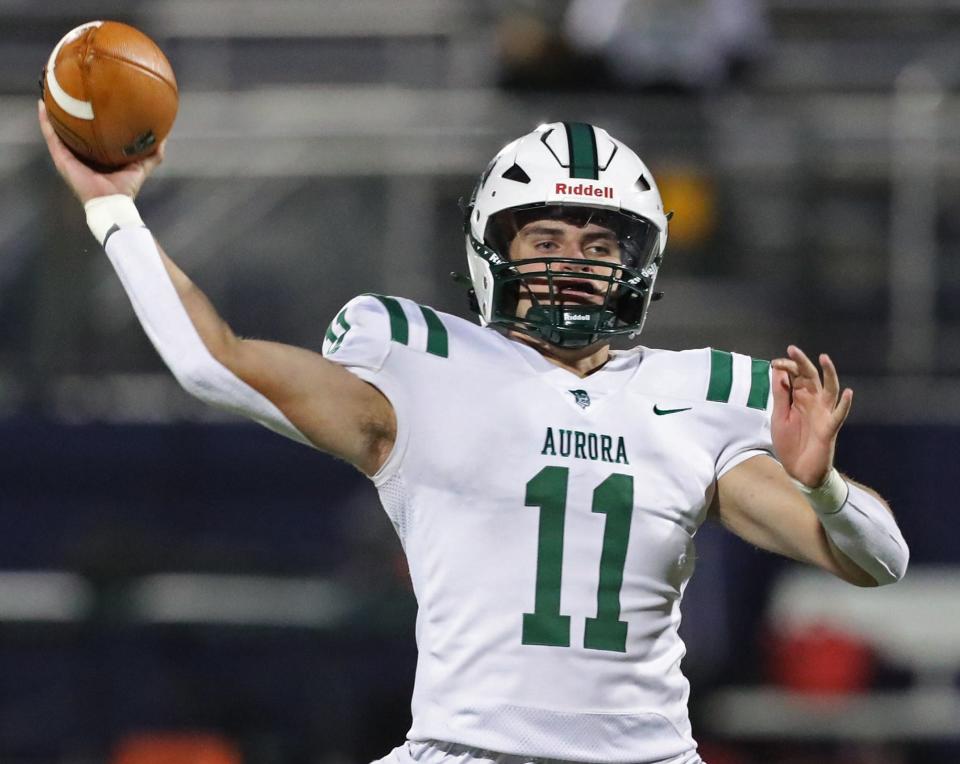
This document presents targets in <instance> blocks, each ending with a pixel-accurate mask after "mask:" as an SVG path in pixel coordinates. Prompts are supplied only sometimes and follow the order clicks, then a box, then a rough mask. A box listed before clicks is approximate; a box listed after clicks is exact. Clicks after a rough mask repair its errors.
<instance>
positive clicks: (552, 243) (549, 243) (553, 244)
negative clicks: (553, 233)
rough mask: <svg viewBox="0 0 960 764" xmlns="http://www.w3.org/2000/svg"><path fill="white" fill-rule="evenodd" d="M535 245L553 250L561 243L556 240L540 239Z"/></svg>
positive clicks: (541, 248)
mask: <svg viewBox="0 0 960 764" xmlns="http://www.w3.org/2000/svg"><path fill="white" fill-rule="evenodd" d="M534 247H536V249H539V250H542V251H544V252H553V251H554V250H555V249H556V248H558V247H559V245H558V244H557V242H555V241H538V242H537V243H536V244H535V245H534Z"/></svg>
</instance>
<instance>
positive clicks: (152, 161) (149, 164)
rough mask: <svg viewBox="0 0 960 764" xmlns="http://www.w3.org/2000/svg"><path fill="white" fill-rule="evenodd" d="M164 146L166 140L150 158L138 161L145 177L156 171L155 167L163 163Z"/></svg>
mask: <svg viewBox="0 0 960 764" xmlns="http://www.w3.org/2000/svg"><path fill="white" fill-rule="evenodd" d="M164 144H166V140H164V142H163V143H161V144H160V146H159V147H158V148H157V150H156V151H154V152H153V153H152V154H151V155H150V156H148V157H144V158H143V159H141V160H140V163H141V165H142V166H143V170H144V172H145V173H146V174H147V175H149V174H150V173H151V172H153V171H154V170H155V169H157V167H158V166H159V165H160V164H161V163H162V162H163V157H164Z"/></svg>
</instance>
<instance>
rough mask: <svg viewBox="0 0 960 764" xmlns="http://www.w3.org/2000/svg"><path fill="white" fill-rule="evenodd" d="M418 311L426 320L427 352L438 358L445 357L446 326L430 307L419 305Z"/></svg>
mask: <svg viewBox="0 0 960 764" xmlns="http://www.w3.org/2000/svg"><path fill="white" fill-rule="evenodd" d="M420 312H421V313H423V318H424V320H425V321H426V322H427V352H428V353H432V354H433V355H436V356H440V358H446V357H447V327H445V326H444V325H443V321H441V320H440V317H439V316H438V315H437V314H436V313H434V312H433V309H432V308H428V307H426V306H425V305H421V306H420Z"/></svg>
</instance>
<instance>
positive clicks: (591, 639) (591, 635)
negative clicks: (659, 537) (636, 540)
mask: <svg viewBox="0 0 960 764" xmlns="http://www.w3.org/2000/svg"><path fill="white" fill-rule="evenodd" d="M569 473H570V471H569V469H567V468H566V467H544V468H543V469H542V470H540V472H538V473H537V474H536V475H535V476H534V477H533V478H532V479H531V480H530V481H529V482H528V483H527V495H526V500H525V503H526V506H528V507H539V509H540V528H539V535H538V541H537V585H536V586H537V588H536V594H535V598H534V610H533V612H532V613H524V614H523V636H522V639H521V641H522V643H523V644H525V645H547V646H552V647H570V616H569V615H562V614H561V613H560V588H561V577H562V574H563V528H564V520H565V518H566V512H567V482H568V477H569ZM591 510H592V511H593V512H595V513H598V514H603V515H606V516H607V517H606V524H605V525H604V529H603V549H602V551H601V553H600V576H599V586H598V587H597V615H596V617H595V618H587V619H586V626H585V627H584V634H583V646H584V647H586V648H588V649H593V650H611V651H614V652H620V653H623V652H626V650H627V622H626V621H621V620H620V588H621V587H622V585H623V568H624V565H625V564H626V560H627V542H628V541H629V539H630V521H631V518H632V516H633V476H631V475H623V474H620V473H614V474H612V475H610V476H609V477H607V479H606V480H604V481H603V482H602V483H600V485H598V486H597V487H596V488H595V489H594V491H593V506H592V507H591Z"/></svg>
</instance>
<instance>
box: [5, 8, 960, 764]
mask: <svg viewBox="0 0 960 764" xmlns="http://www.w3.org/2000/svg"><path fill="white" fill-rule="evenodd" d="M94 18H112V19H116V20H120V21H126V22H128V23H131V24H134V25H136V26H138V27H140V28H141V29H143V30H144V31H146V32H147V33H148V34H149V35H151V36H152V37H153V38H154V39H155V40H157V41H158V43H159V44H160V45H161V47H162V48H163V49H164V50H165V52H166V53H167V55H168V57H169V59H170V60H171V63H172V64H173V67H174V69H175V71H176V73H177V77H178V80H179V85H180V89H181V104H180V114H179V117H178V120H177V124H176V126H175V128H174V131H173V134H172V139H171V141H170V145H169V149H168V160H167V162H166V163H165V164H164V166H163V168H161V170H160V172H158V173H157V175H156V177H155V178H153V179H151V181H150V182H149V183H148V184H147V186H146V188H145V190H144V192H143V194H142V196H141V202H140V208H141V211H142V213H143V216H144V218H145V219H146V220H147V221H148V224H149V225H150V227H151V229H152V230H153V231H154V232H155V233H156V234H157V236H158V237H159V238H160V240H161V241H162V242H163V243H164V245H165V247H166V249H167V251H168V252H169V253H170V254H171V255H172V256H173V257H174V258H175V259H176V260H178V261H179V263H180V264H181V265H182V266H183V267H184V269H185V270H186V271H187V272H188V273H190V274H191V275H192V276H193V277H194V279H195V280H196V281H197V282H198V283H199V284H200V286H201V287H202V288H203V289H204V290H205V291H206V292H207V293H208V295H209V296H210V297H211V298H212V299H213V301H214V303H215V304H216V305H217V306H218V307H219V309H220V310H221V312H222V313H223V314H224V316H225V317H226V318H227V319H228V320H229V321H230V322H231V323H232V324H233V326H234V327H235V329H236V330H237V331H238V332H239V333H241V334H244V335H246V336H259V337H265V338H272V339H279V340H283V341H285V342H290V343H294V344H300V345H303V346H306V347H312V348H319V346H320V343H321V341H322V338H323V333H324V329H325V327H326V325H327V323H328V322H329V321H330V319H331V318H332V317H333V316H334V315H335V313H336V311H337V309H338V308H339V307H340V306H341V305H342V304H343V303H344V302H345V301H346V300H348V299H349V298H350V297H352V296H354V295H355V294H358V293H360V292H367V291H374V292H380V293H385V294H400V295H405V296H408V297H411V298H414V299H416V300H418V301H420V302H422V303H425V304H429V305H433V306H434V307H436V308H438V309H442V310H445V311H449V312H452V313H456V314H459V315H463V316H466V315H468V313H467V300H466V296H465V293H464V292H463V290H462V289H461V288H460V287H458V286H456V285H455V284H454V283H453V282H452V281H451V280H450V277H449V273H450V271H452V270H464V267H465V263H464V252H463V242H462V234H461V227H460V211H459V208H458V199H460V198H462V197H467V196H468V195H469V193H470V190H471V188H472V185H473V183H474V180H475V178H476V177H477V175H478V174H479V172H480V171H481V170H482V169H483V168H484V166H485V165H486V163H487V161H488V160H489V158H490V157H491V156H492V155H493V154H494V153H495V152H496V151H497V150H498V149H499V148H500V147H501V146H502V145H503V144H504V143H506V142H507V141H508V140H510V139H512V138H513V137H516V136H518V135H520V134H522V133H525V132H527V131H529V130H530V129H532V128H533V127H534V126H535V125H536V124H538V123H540V122H544V121H553V120H581V121H589V122H594V123H597V124H600V125H602V126H604V127H606V128H607V129H608V130H609V131H610V132H611V133H612V134H613V135H615V136H617V137H619V138H621V139H622V140H624V141H625V142H626V143H628V144H629V145H631V146H632V147H634V148H635V149H636V150H637V151H638V152H639V153H640V155H641V156H642V157H644V158H645V160H646V161H647V163H648V164H649V165H650V167H651V168H652V170H653V171H654V174H655V175H656V177H657V178H658V180H659V183H660V187H661V191H662V194H663V196H664V199H665V202H666V205H667V207H668V208H669V209H673V210H675V211H676V217H675V218H674V221H673V223H672V224H671V239H670V244H669V247H668V252H667V258H666V262H665V266H664V268H663V269H662V270H661V276H660V280H659V281H658V286H659V287H660V288H662V289H663V291H664V292H665V293H666V297H665V299H664V300H663V301H662V302H659V303H657V304H655V305H654V307H653V309H652V311H651V315H650V320H649V321H648V323H647V329H646V330H645V334H644V344H647V345H650V346H660V347H667V348H683V347H701V346H705V345H711V346H715V347H721V348H727V349H734V350H737V351H740V352H743V353H747V354H750V355H754V356H758V357H764V358H770V357H774V356H777V355H780V354H782V352H783V349H784V347H785V346H786V344H787V343H788V342H795V343H798V344H799V345H801V346H802V347H804V348H807V349H809V350H810V351H813V352H817V351H826V352H829V353H831V354H832V355H833V357H834V358H835V360H836V361H837V364H838V366H839V368H840V371H841V378H842V381H844V382H845V383H846V384H849V385H852V386H853V387H854V388H855V389H856V400H855V404H854V410H853V414H852V416H851V418H850V421H849V422H848V424H847V426H846V428H845V431H844V434H843V436H842V438H841V444H840V450H839V454H838V462H839V466H840V467H841V468H842V469H843V470H845V471H846V472H848V473H849V474H851V475H852V476H854V477H856V478H858V479H860V480H862V481H864V482H867V483H869V484H871V485H874V486H876V487H877V488H878V489H879V490H881V492H883V493H884V494H885V495H886V496H887V497H888V498H889V499H890V501H891V504H892V505H893V507H894V510H895V512H896V513H897V516H898V519H899V521H900V523H901V525H902V527H903V529H904V532H905V535H906V537H907V539H908V540H909V542H910V544H911V548H912V555H913V556H912V568H911V571H910V573H909V575H908V577H907V579H906V580H905V581H904V582H903V583H902V584H900V585H898V586H896V587H893V588H889V589H883V590H872V591H866V590H857V589H854V588H852V587H848V586H846V585H844V584H842V583H840V582H834V581H832V580H830V579H828V577H827V576H826V575H821V574H818V573H815V572H812V571H806V570H803V569H801V568H799V566H796V565H794V564H792V563H788V562H786V561H781V560H777V559H774V558H773V557H771V556H770V555H767V554H764V553H761V552H758V551H756V550H753V549H751V548H748V547H747V546H746V545H744V544H742V543H740V542H738V541H737V540H736V539H733V538H732V537H730V536H729V535H728V534H726V533H724V532H722V531H721V530H719V529H718V528H716V527H713V526H710V525H708V526H705V527H704V528H703V529H702V530H701V532H700V533H699V534H698V536H697V545H698V553H699V557H700V560H699V567H700V572H699V575H697V576H695V577H694V579H693V583H692V584H691V585H690V587H689V589H688V592H687V596H686V599H685V603H684V623H683V628H682V631H683V634H684V638H685V639H686V641H687V645H688V655H687V658H686V659H685V663H684V666H685V670H686V673H687V675H688V676H689V677H690V679H691V682H692V685H693V691H692V696H691V710H692V714H693V719H694V730H695V734H696V737H697V738H698V740H699V741H700V742H701V751H702V753H703V755H704V757H705V758H706V760H707V761H708V764H824V763H825V764H834V763H840V762H842V763H843V764H921V763H922V764H956V763H957V762H960V685H958V682H960V550H958V546H957V543H956V541H955V533H954V528H955V523H954V522H952V521H953V512H954V504H955V498H954V495H953V494H954V490H953V487H952V485H951V484H949V480H948V479H949V478H951V475H955V474H956V465H957V459H958V455H960V384H958V382H960V299H958V298H960V151H958V149H960V138H958V136H960V129H958V128H960V100H958V97H957V86H958V72H960V2H958V1H957V0H872V1H871V2H860V0H572V1H570V2H567V1H563V0H543V1H541V2H537V1H535V0H529V1H526V2H521V1H516V2H512V1H510V0H474V1H473V2H467V0H312V1H308V0H276V1H275V2H271V3H264V2H260V1H259V0H152V1H151V2H135V1H133V0H130V1H129V2H118V1H117V0H103V1H102V2H89V1H88V0H71V2H66V1H65V0H63V1H54V0H0V72H2V73H3V77H2V80H0V528H2V530H0V761H2V762H3V764H26V763H27V762H29V763H30V764H35V763H41V762H42V763H46V762H50V764H88V763H89V764H92V763H94V762H106V763H108V764H353V763H354V762H358V763H359V762H365V761H369V760H371V759H373V758H377V757H379V756H382V755H384V754H385V753H386V752H388V751H389V750H390V749H391V748H392V747H393V746H395V745H398V744H399V743H400V742H401V741H402V739H403V736H404V733H405V731H406V729H407V725H408V724H409V695H410V689H411V685H412V678H413V667H414V661H415V645H414V640H413V619H414V615H415V603H414V602H413V600H412V596H411V593H410V587H409V582H408V578H407V574H406V569H405V563H404V560H403V558H402V555H401V550H400V545H399V542H398V541H397V539H396V538H395V536H394V533H393V529H392V527H391V526H390V523H389V522H388V521H387V519H386V517H385V516H384V515H383V514H382V512H381V510H380V509H379V507H378V503H377V497H376V494H375V492H374V491H373V489H372V487H371V486H370V485H369V484H368V482H367V481H366V480H365V479H364V478H363V477H362V476H361V475H360V474H359V473H357V472H356V471H354V470H352V469H351V468H349V467H347V466H345V465H344V464H342V463H338V462H336V461H334V460H333V459H330V458H327V457H325V456H324V455H319V454H316V453H313V452H311V451H310V450H308V449H305V448H302V447H299V446H296V445H294V444H292V443H288V442H286V441H284V440H282V439H280V438H277V437H276V436H273V435H271V434H270V433H268V432H266V431H261V430H259V429H257V428H256V427H255V426H253V425H247V424H244V423H240V422H237V421H234V420H231V419H229V418H228V417H225V416H223V415H221V414H218V413H217V412H215V411H211V410H207V409H204V408H203V407H201V406H200V405H199V404H197V403H196V402H194V401H193V400H191V399H189V398H188V397H187V396H186V395H185V394H184V393H182V392H181V391H180V389H179V387H178V386H177V385H176V383H175V382H174V381H173V379H172V377H170V376H169V375H168V374H167V373H166V372H165V370H164V369H163V367H162V365H161V363H160V361H159V359H158V358H157V356H156V354H155V353H154V352H153V350H152V348H151V347H150V346H149V344H148V342H147V341H146V339H145V338H144V336H143V334H142V332H141V330H140V329H139V327H138V325H137V323H136V321H135V319H134V318H133V313H132V311H131V310H130V308H129V306H128V305H127V302H126V298H125V296H124V294H123V292H122V290H121V288H120V287H119V285H118V283H117V281H116V280H115V278H114V277H113V274H112V272H111V269H110V267H109V264H108V263H107V261H106V258H105V257H103V256H102V254H101V253H100V251H99V249H98V247H97V246H96V245H95V243H94V241H93V239H92V237H91V236H90V235H89V233H88V232H87V230H86V227H85V225H84V222H83V218H82V214H81V210H80V207H79V205H77V204H76V202H75V201H73V200H72V199H71V198H70V196H69V194H68V192H67V191H66V190H65V188H64V187H63V186H62V184H61V183H60V182H59V180H58V179H57V178H56V176H55V174H54V172H53V170H52V168H51V165H50V162H49V160H48V158H47V156H46V153H45V150H44V149H43V147H42V145H41V142H40V137H39V133H38V130H37V126H36V106H35V102H36V98H37V78H38V75H39V73H40V70H41V67H42V66H43V65H44V64H45V62H46V59H47V56H48V55H49V52H50V50H51V49H52V48H53V46H54V45H55V44H56V42H57V41H58V40H59V39H60V38H61V37H62V36H63V34H65V33H66V32H67V31H68V30H69V29H71V28H73V27H74V26H75V25H77V24H78V23H81V22H83V21H87V20H90V19H94Z"/></svg>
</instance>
